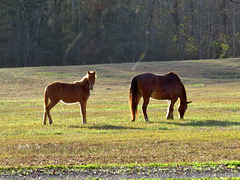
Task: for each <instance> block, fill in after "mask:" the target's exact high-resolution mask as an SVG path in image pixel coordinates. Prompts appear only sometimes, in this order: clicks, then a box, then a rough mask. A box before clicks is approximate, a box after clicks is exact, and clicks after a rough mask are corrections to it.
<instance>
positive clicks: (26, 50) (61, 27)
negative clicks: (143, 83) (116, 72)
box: [0, 0, 240, 67]
mask: <svg viewBox="0 0 240 180" xmlns="http://www.w3.org/2000/svg"><path fill="white" fill-rule="evenodd" d="M234 2H237V0H234V1H233V0H190V1H186V0H138V1H136V0H135V1H129V0H114V1H113V0H85V1H84V0H34V1H33V0H2V1H1V3H0V67H15V66H24V67H26V66H42V65H74V64H94V63H116V62H135V61H138V60H144V61H161V60H180V59H181V60H183V59H206V58H226V57H237V56H240V51H239V49H240V34H239V32H240V5H239V4H238V3H234Z"/></svg>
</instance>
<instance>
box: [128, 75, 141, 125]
mask: <svg viewBox="0 0 240 180" xmlns="http://www.w3.org/2000/svg"><path fill="white" fill-rule="evenodd" d="M137 81H138V78H137V77H134V78H133V79H132V82H131V86H130V89H129V107H130V111H131V116H132V118H131V121H135V117H136V115H137V105H138V103H139V99H140V98H139V95H140V94H139V90H138V85H137Z"/></svg>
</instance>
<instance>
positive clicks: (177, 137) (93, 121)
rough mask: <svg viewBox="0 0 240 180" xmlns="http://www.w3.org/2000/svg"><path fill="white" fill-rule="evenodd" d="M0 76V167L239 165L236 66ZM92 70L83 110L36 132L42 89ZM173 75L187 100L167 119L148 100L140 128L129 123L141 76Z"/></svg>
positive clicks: (239, 63)
mask: <svg viewBox="0 0 240 180" xmlns="http://www.w3.org/2000/svg"><path fill="white" fill-rule="evenodd" d="M134 66H135V64H133V63H127V64H103V65H86V66H64V67H32V68H6V69H5V68H3V69H0V124H1V125H0V166H1V167H9V166H45V165H75V164H76V165H86V164H96V165H101V164H104V165H113V164H131V163H133V164H150V163H185V162H191V163H195V162H199V163H203V162H223V161H233V160H238V161H239V160H240V83H239V79H240V59H223V60H197V61H196V60H195V61H191V60H189V61H174V62H142V63H139V64H137V66H136V68H135V69H134V70H132V67H134ZM88 70H96V71H97V76H98V78H97V79H96V83H95V87H94V90H93V91H91V95H90V97H89V100H88V103H87V124H82V118H81V116H80V108H79V104H75V105H66V104H62V103H59V104H57V105H56V106H55V107H54V108H53V109H52V110H51V115H52V119H53V124H52V125H49V124H48V122H47V125H46V126H43V125H42V117H43V92H44V88H45V87H46V86H47V85H48V84H50V83H52V82H54V81H60V82H66V83H72V82H74V81H77V80H80V79H81V78H82V77H83V76H84V75H85V74H86V72H87V71H88ZM169 71H173V72H175V73H177V74H178V75H179V77H180V78H181V80H182V82H183V84H184V85H185V88H186V91H187V97H188V100H190V101H193V102H192V103H191V104H190V105H189V108H188V110H187V112H186V114H185V116H184V119H181V120H180V119H178V112H177V106H178V104H179V101H178V102H177V103H176V104H175V109H174V120H166V118H165V117H166V113H167V102H166V101H157V100H150V104H149V105H148V116H149V120H150V121H151V123H145V122H144V118H143V114H142V111H141V105H142V100H141V101H140V106H138V110H139V111H138V119H137V120H136V122H130V111H129V105H128V90H129V85H130V81H131V78H132V77H133V76H134V75H136V74H139V73H143V72H152V73H156V74H161V75H162V74H165V73H167V72H169Z"/></svg>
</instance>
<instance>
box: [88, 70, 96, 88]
mask: <svg viewBox="0 0 240 180" xmlns="http://www.w3.org/2000/svg"><path fill="white" fill-rule="evenodd" d="M95 77H96V71H88V84H89V89H90V90H93V86H94V84H95Z"/></svg>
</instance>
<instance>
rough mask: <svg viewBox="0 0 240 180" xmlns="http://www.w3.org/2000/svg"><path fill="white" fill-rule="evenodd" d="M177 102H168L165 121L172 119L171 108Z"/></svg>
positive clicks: (172, 100) (174, 100)
mask: <svg viewBox="0 0 240 180" xmlns="http://www.w3.org/2000/svg"><path fill="white" fill-rule="evenodd" d="M176 101H177V99H171V100H168V112H167V117H166V118H167V119H173V110H174V109H173V106H174V104H175V102H176Z"/></svg>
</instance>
